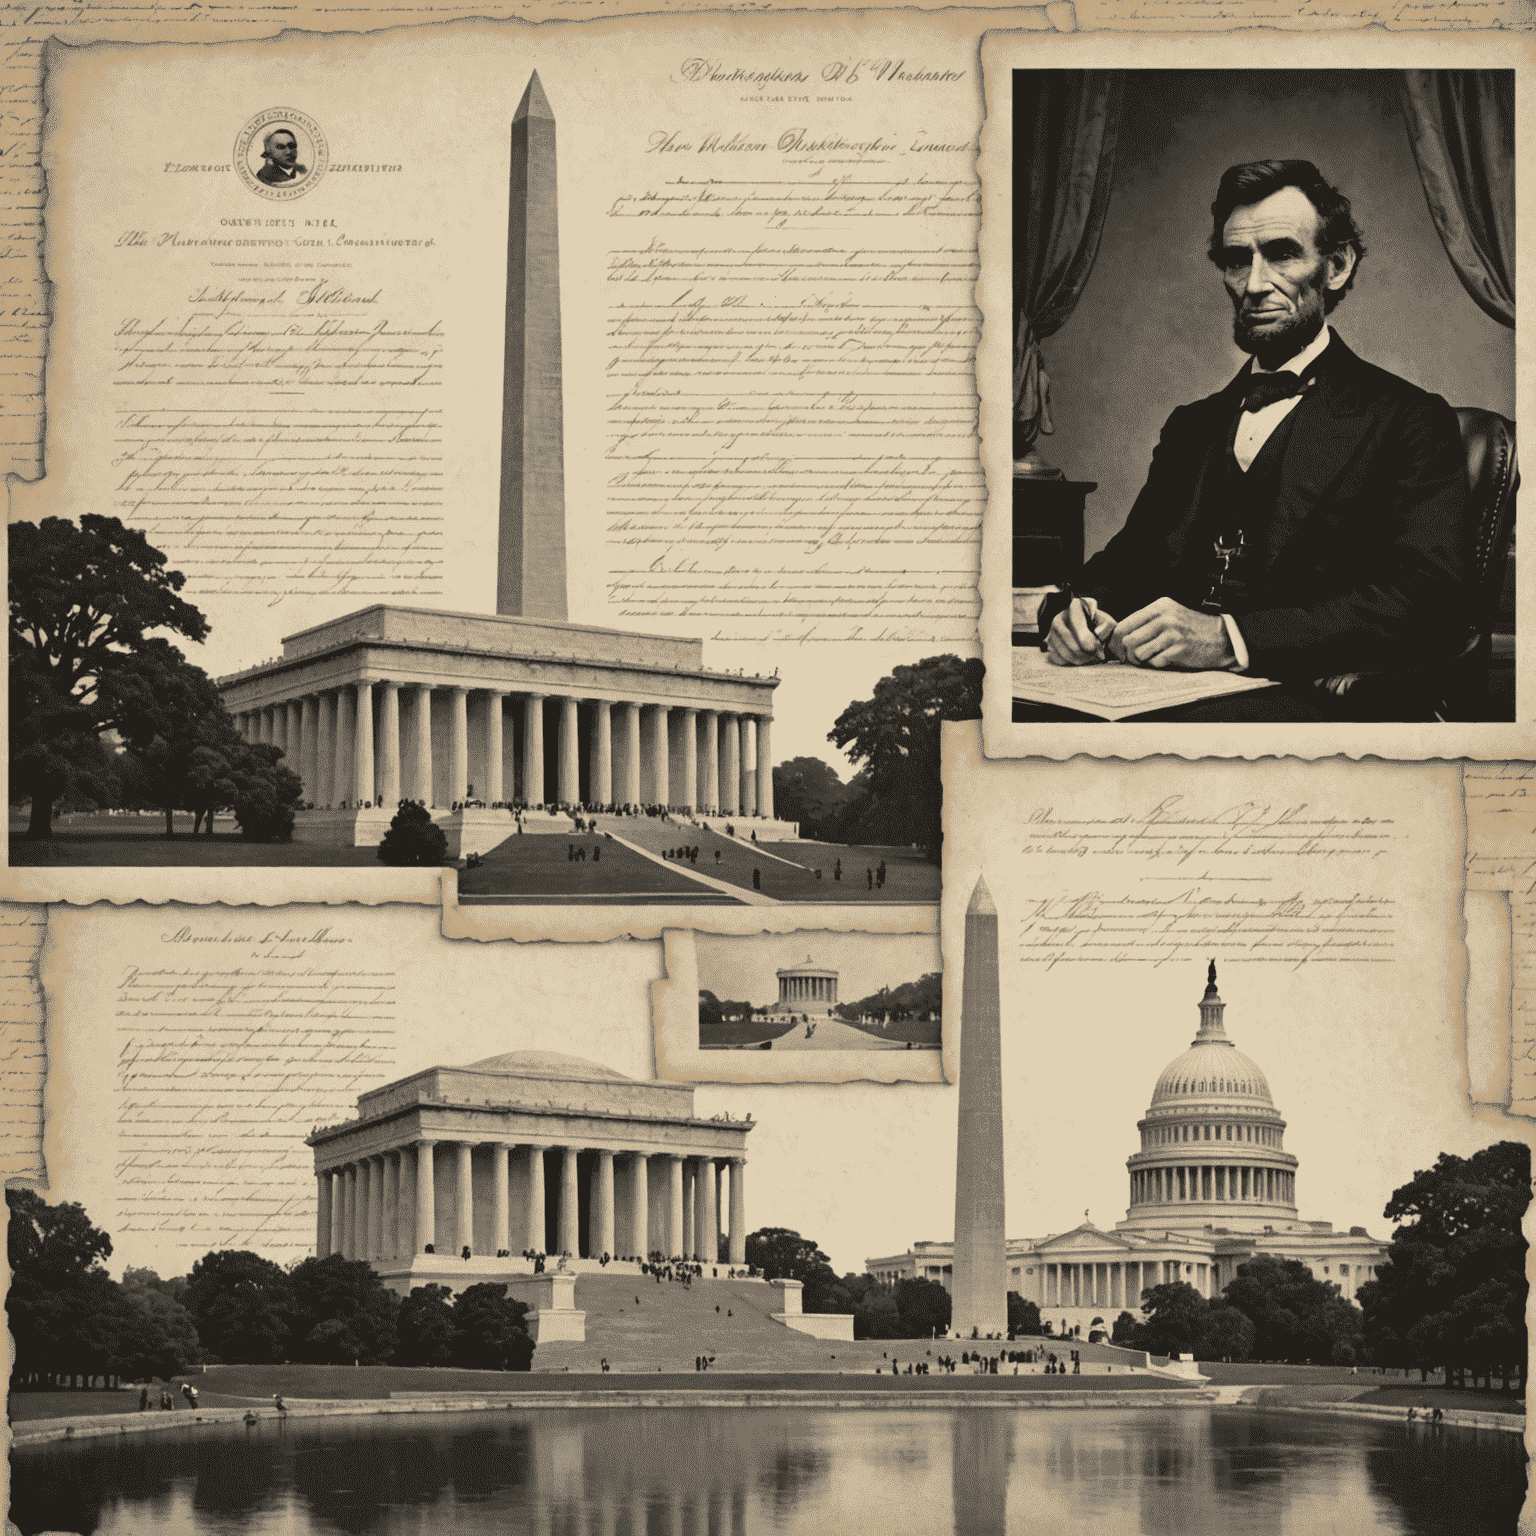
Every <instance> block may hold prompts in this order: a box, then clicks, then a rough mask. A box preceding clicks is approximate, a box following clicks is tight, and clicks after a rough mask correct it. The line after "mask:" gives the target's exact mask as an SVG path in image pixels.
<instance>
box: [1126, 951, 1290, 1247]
mask: <svg viewBox="0 0 1536 1536" xmlns="http://www.w3.org/2000/svg"><path fill="white" fill-rule="evenodd" d="M1226 1006H1227V1005H1226V1004H1225V1003H1224V1002H1222V1000H1221V995H1220V994H1219V993H1218V992H1217V990H1216V962H1215V961H1214V960H1213V961H1212V962H1211V966H1210V970H1209V971H1208V972H1207V979H1206V986H1205V996H1204V997H1202V998H1201V999H1200V1028H1199V1030H1198V1032H1197V1033H1196V1035H1195V1038H1194V1039H1193V1040H1191V1041H1190V1043H1189V1049H1188V1050H1187V1051H1185V1052H1184V1053H1183V1054H1182V1055H1181V1056H1176V1057H1175V1058H1174V1059H1173V1060H1172V1061H1171V1062H1169V1063H1168V1065H1167V1066H1166V1067H1164V1068H1163V1070H1162V1072H1161V1073H1160V1074H1159V1076H1158V1079H1157V1086H1156V1087H1155V1088H1154V1089H1153V1090H1152V1103H1151V1106H1150V1108H1149V1109H1148V1110H1147V1113H1146V1116H1145V1117H1144V1118H1143V1119H1142V1120H1140V1121H1138V1122H1137V1127H1136V1128H1137V1130H1138V1131H1139V1132H1140V1134H1141V1150H1140V1151H1139V1152H1135V1153H1133V1154H1132V1155H1131V1156H1130V1158H1128V1159H1127V1161H1126V1167H1127V1168H1128V1169H1129V1171H1130V1197H1131V1203H1130V1209H1129V1211H1128V1212H1127V1213H1126V1214H1127V1219H1126V1220H1125V1221H1123V1222H1120V1223H1119V1224H1118V1227H1119V1230H1121V1231H1126V1230H1133V1229H1135V1228H1137V1227H1148V1228H1152V1227H1155V1228H1157V1229H1159V1230H1164V1231H1167V1230H1179V1229H1181V1228H1186V1227H1193V1228H1204V1227H1206V1226H1207V1225H1208V1224H1209V1223H1211V1222H1213V1221H1220V1222H1221V1224H1222V1225H1223V1226H1224V1227H1226V1228H1227V1229H1228V1230H1230V1231H1232V1232H1261V1231H1263V1230H1264V1229H1265V1228H1267V1227H1273V1226H1275V1225H1276V1223H1278V1222H1294V1221H1296V1220H1298V1219H1299V1213H1298V1211H1297V1208H1296V1159H1295V1158H1294V1157H1293V1156H1292V1155H1291V1154H1290V1153H1289V1152H1287V1151H1286V1150H1285V1120H1284V1118H1283V1117H1282V1116H1281V1114H1280V1111H1279V1110H1278V1109H1276V1108H1275V1102H1274V1099H1273V1098H1272V1097H1271V1095H1270V1091H1269V1081H1268V1079H1267V1078H1266V1077H1265V1076H1264V1073H1263V1072H1262V1071H1261V1070H1260V1068H1259V1066H1258V1065H1257V1063H1255V1062H1254V1061H1252V1060H1251V1059H1250V1058H1249V1057H1247V1056H1245V1055H1243V1053H1242V1052H1241V1051H1240V1050H1238V1049H1237V1047H1236V1046H1235V1045H1234V1044H1233V1043H1232V1041H1231V1040H1229V1039H1228V1038H1227V1031H1226V1026H1225V1024H1224V1023H1223V1020H1222V1015H1223V1014H1224V1013H1225V1011H1226Z"/></svg>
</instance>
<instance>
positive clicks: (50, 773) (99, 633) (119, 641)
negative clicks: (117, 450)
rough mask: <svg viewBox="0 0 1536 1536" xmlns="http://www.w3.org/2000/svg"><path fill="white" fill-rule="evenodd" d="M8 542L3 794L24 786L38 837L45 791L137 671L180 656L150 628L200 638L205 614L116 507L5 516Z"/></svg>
mask: <svg viewBox="0 0 1536 1536" xmlns="http://www.w3.org/2000/svg"><path fill="white" fill-rule="evenodd" d="M9 550H10V567H9V598H10V613H11V639H10V703H9V709H10V741H11V755H10V769H11V794H12V795H13V796H21V795H30V796H31V799H32V816H31V823H30V825H29V827H28V830H27V836H28V837H29V838H45V837H49V836H51V835H52V830H53V805H54V802H55V801H57V800H58V799H59V797H60V796H61V795H62V794H64V792H65V791H66V790H67V789H69V788H70V786H71V785H72V784H77V783H80V782H82V779H83V777H84V778H88V777H89V775H90V773H91V771H92V767H93V765H96V764H99V762H100V756H99V753H98V752H97V751H96V750H95V748H94V742H95V740H96V738H98V737H99V736H100V735H101V734H102V733H103V732H104V731H107V730H112V729H116V728H117V727H118V725H119V724H120V721H119V719H118V713H117V711H118V708H119V707H120V704H121V701H122V700H123V699H124V697H125V696H126V695H127V694H129V693H131V692H132V691H133V685H134V680H135V679H136V678H138V677H139V676H141V675H142V674H145V673H148V674H151V675H153V676H158V677H162V678H163V676H164V675H165V674H166V673H167V671H168V670H169V671H175V670H176V662H173V661H172V660H171V659H170V658H172V657H175V658H177V660H178V661H179V662H180V665H181V666H182V667H185V666H186V665H187V663H186V661H185V658H182V657H181V653H180V652H179V651H177V650H176V649H175V647H174V646H172V645H171V644H170V643H169V641H167V640H165V639H164V638H160V637H156V638H151V637H150V636H151V632H152V631H155V630H169V631H171V632H172V633H174V634H178V635H181V636H182V637H183V638H184V639H187V640H191V641H194V642H201V641H202V640H204V639H205V638H206V637H207V634H208V622H207V620H206V619H204V617H203V616H202V614H201V613H199V612H198V610H197V609H196V608H194V607H193V606H192V605H191V604H190V603H187V602H184V601H183V600H182V599H181V598H180V597H178V596H177V595H176V594H177V593H178V592H180V590H181V588H182V587H183V586H184V585H185V581H186V578H185V577H184V576H183V575H182V574H181V572H180V571H172V570H167V569H166V563H165V556H164V555H163V554H161V552H160V551H159V550H157V549H155V548H153V547H152V546H151V545H150V543H149V541H148V540H147V539H146V538H145V536H144V534H143V533H142V532H140V531H139V530H137V529H133V528H126V527H124V526H123V524H122V523H121V522H120V521H118V519H117V518H115V517H101V516H98V515H97V514H95V513H91V512H86V513H82V514H81V517H80V520H79V522H78V524H76V523H72V522H69V521H67V520H66V519H64V518H58V517H48V518H44V519H43V521H42V522H41V523H39V524H33V523H25V522H17V523H12V524H11V525H10V533H9ZM192 670H194V671H195V670H196V669H195V668H194V669H192Z"/></svg>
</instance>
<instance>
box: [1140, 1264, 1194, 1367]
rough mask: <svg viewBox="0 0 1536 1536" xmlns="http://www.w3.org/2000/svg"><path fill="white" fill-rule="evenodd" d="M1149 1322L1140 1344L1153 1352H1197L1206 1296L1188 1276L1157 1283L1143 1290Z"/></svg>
mask: <svg viewBox="0 0 1536 1536" xmlns="http://www.w3.org/2000/svg"><path fill="white" fill-rule="evenodd" d="M1141 1310H1142V1311H1143V1312H1144V1313H1145V1314H1146V1319H1147V1320H1146V1322H1145V1323H1143V1324H1142V1327H1141V1338H1142V1343H1141V1345H1140V1347H1141V1348H1142V1349H1145V1350H1147V1351H1149V1352H1150V1353H1151V1354H1154V1355H1179V1354H1193V1353H1197V1352H1198V1351H1197V1349H1196V1346H1197V1345H1198V1344H1199V1343H1200V1341H1201V1339H1202V1338H1203V1337H1204V1335H1205V1313H1206V1305H1205V1297H1203V1296H1202V1295H1201V1294H1200V1292H1199V1291H1197V1290H1196V1289H1195V1288H1194V1286H1192V1285H1191V1284H1189V1282H1188V1281H1187V1280H1174V1281H1172V1282H1170V1283H1168V1284H1164V1285H1154V1286H1152V1287H1151V1288H1150V1289H1149V1290H1145V1291H1143V1292H1142V1293H1141Z"/></svg>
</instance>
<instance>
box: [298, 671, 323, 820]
mask: <svg viewBox="0 0 1536 1536" xmlns="http://www.w3.org/2000/svg"><path fill="white" fill-rule="evenodd" d="M315 703H316V700H315V696H314V694H312V693H306V694H305V695H304V697H303V698H302V699H300V700H299V778H300V779H302V780H303V782H304V798H305V799H306V800H314V801H316V802H317V803H318V801H319V799H320V755H319V752H318V750H317V748H318V745H319V743H318V741H317V740H316V735H315V724H316V718H317V717H316V714H315Z"/></svg>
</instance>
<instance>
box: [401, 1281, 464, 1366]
mask: <svg viewBox="0 0 1536 1536" xmlns="http://www.w3.org/2000/svg"><path fill="white" fill-rule="evenodd" d="M452 1301H453V1292H452V1291H451V1290H449V1289H448V1287H447V1286H446V1285H418V1286H414V1287H412V1289H411V1294H410V1295H409V1296H407V1297H406V1298H405V1299H404V1300H403V1301H402V1302H401V1303H400V1314H399V1317H398V1319H397V1320H396V1324H395V1328H396V1335H397V1338H398V1341H399V1342H398V1343H397V1344H396V1346H395V1364H396V1365H447V1364H448V1363H449V1361H450V1360H451V1359H452V1357H453V1345H454V1322H453V1306H452Z"/></svg>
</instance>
